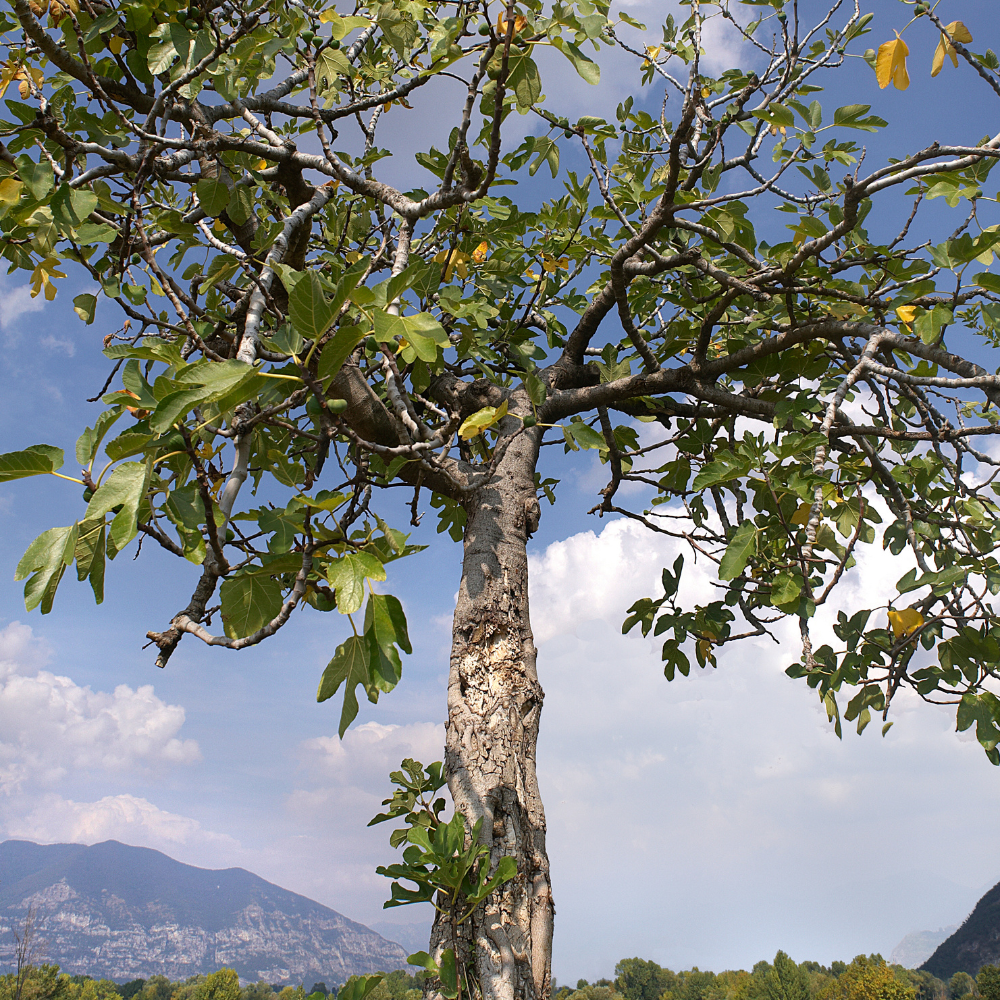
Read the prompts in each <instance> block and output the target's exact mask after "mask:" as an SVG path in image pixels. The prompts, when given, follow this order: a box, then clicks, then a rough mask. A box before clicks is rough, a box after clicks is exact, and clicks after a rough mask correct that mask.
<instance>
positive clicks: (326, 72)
mask: <svg viewBox="0 0 1000 1000" xmlns="http://www.w3.org/2000/svg"><path fill="white" fill-rule="evenodd" d="M350 75H351V64H350V63H349V62H348V61H347V56H345V55H344V53H343V52H341V51H340V49H331V48H326V49H323V51H322V52H321V53H320V54H319V58H317V60H316V84H317V86H318V87H319V88H320V89H325V88H324V87H323V80H324V79H325V80H326V81H327V86H333V84H334V83H336V81H337V77H338V76H350Z"/></svg>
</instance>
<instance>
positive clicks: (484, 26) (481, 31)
mask: <svg viewBox="0 0 1000 1000" xmlns="http://www.w3.org/2000/svg"><path fill="white" fill-rule="evenodd" d="M489 33H490V26H489V25H488V24H486V23H485V22H483V23H482V24H481V25H479V34H481V35H488V34H489Z"/></svg>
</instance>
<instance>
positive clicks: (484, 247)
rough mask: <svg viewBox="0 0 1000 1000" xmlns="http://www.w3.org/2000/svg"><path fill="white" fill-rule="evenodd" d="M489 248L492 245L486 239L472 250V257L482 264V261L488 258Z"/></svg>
mask: <svg viewBox="0 0 1000 1000" xmlns="http://www.w3.org/2000/svg"><path fill="white" fill-rule="evenodd" d="M489 249H490V245H489V244H488V243H487V242H486V240H483V242H482V243H480V244H479V246H477V247H476V249H475V250H473V251H472V259H473V260H474V261H475V262H476V263H477V264H482V262H483V261H484V260H486V255H487V254H488V253H489Z"/></svg>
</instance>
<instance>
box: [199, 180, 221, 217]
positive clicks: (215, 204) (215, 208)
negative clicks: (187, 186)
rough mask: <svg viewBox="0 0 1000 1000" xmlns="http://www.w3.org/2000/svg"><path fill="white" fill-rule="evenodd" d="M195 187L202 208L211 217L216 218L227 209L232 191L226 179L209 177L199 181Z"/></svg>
mask: <svg viewBox="0 0 1000 1000" xmlns="http://www.w3.org/2000/svg"><path fill="white" fill-rule="evenodd" d="M194 189H195V192H196V193H197V195H198V202H199V204H200V205H201V207H202V210H203V211H204V213H205V214H206V215H207V216H209V217H210V218H213V219H215V218H217V217H218V216H220V215H221V214H222V213H223V212H224V211H225V210H226V206H227V205H228V204H229V194H230V192H229V188H228V187H227V186H226V184H225V182H224V181H220V180H216V179H214V178H209V179H208V180H204V181H198V183H197V184H195V186H194Z"/></svg>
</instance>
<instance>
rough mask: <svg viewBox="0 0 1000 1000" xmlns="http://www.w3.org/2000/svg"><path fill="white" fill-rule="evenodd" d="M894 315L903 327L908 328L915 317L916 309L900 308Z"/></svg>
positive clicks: (910, 307) (914, 307)
mask: <svg viewBox="0 0 1000 1000" xmlns="http://www.w3.org/2000/svg"><path fill="white" fill-rule="evenodd" d="M896 315H897V316H898V317H899V319H900V321H901V322H902V323H903V324H904V325H905V326H909V325H910V324H911V323H912V322H913V317H914V316H916V315H917V307H916V306H900V307H899V308H898V309H897V310H896Z"/></svg>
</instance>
